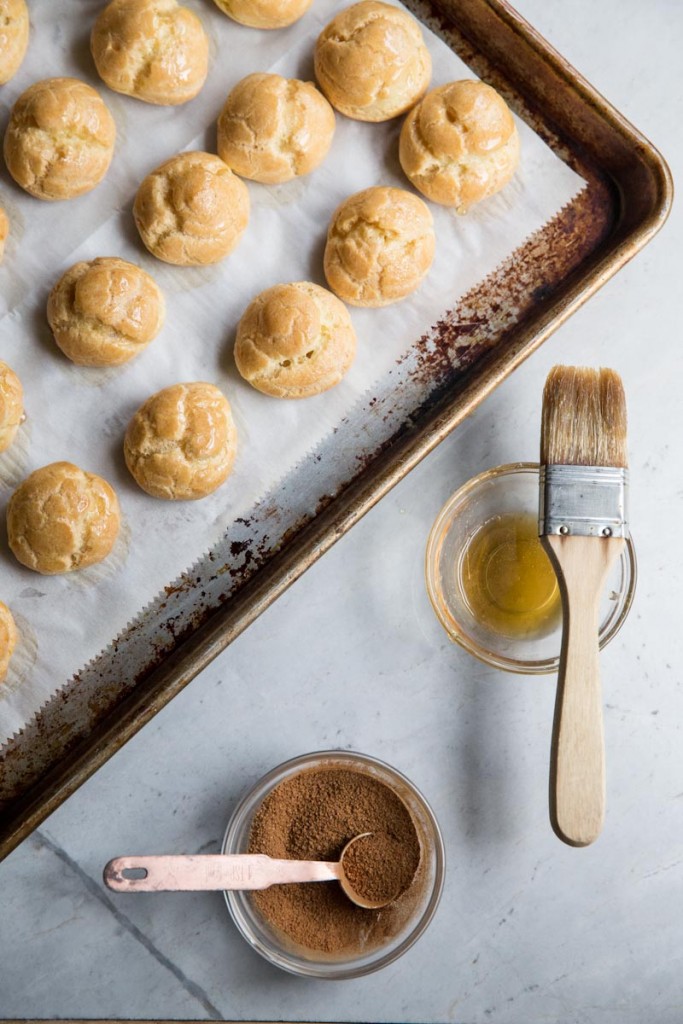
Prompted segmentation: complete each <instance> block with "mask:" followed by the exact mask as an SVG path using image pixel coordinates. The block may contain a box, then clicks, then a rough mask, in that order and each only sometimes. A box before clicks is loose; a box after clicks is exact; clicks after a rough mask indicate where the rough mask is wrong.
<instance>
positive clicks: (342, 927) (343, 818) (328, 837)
mask: <svg viewBox="0 0 683 1024" xmlns="http://www.w3.org/2000/svg"><path fill="white" fill-rule="evenodd" d="M366 832H372V833H373V834H375V835H377V836H380V837H381V836H385V837H386V839H387V844H388V845H387V849H389V848H390V849H391V859H389V858H387V862H386V872H387V877H390V876H391V875H392V874H396V875H397V876H401V877H402V878H404V879H406V882H405V884H404V887H403V891H401V892H400V893H399V894H398V895H397V896H396V898H394V899H393V900H392V901H391V902H390V903H389V904H388V905H387V906H386V907H383V908H382V909H380V910H365V909H363V908H361V907H359V906H356V905H355V904H353V903H351V901H350V900H349V899H348V898H347V897H346V896H345V895H344V893H343V892H342V890H341V887H340V886H339V884H338V883H337V882H334V881H333V882H307V883H300V884H290V885H276V886H271V888H270V889H263V890H260V891H257V892H243V891H235V892H226V893H225V899H226V901H227V904H228V909H229V911H230V914H231V916H232V918H233V921H234V922H235V924H236V926H237V928H238V930H239V931H240V932H241V933H242V935H243V937H244V938H245V939H246V941H247V942H248V943H249V944H250V945H251V946H252V947H253V948H254V949H255V950H256V951H257V952H258V953H260V954H261V956H263V957H265V959H266V960H269V961H270V962H271V963H272V964H275V965H276V966H277V967H280V968H282V969H283V970H285V971H289V972H290V973H292V974H297V975H300V976H302V977H309V978H327V979H330V980H339V979H343V978H358V977H361V976H362V975H364V974H370V973H371V972H372V971H376V970H379V968H381V967H385V966H386V965H387V964H390V963H392V962H393V961H394V960H396V959H397V958H398V957H399V956H401V955H402V954H403V953H405V952H406V950H408V949H409V948H410V947H411V946H412V945H413V943H414V942H416V941H417V939H418V938H419V937H420V935H422V933H423V932H424V930H425V928H426V927H427V925H428V924H429V922H430V921H431V919H432V917H433V916H434V913H435V911H436V908H437V906H438V903H439V899H440V897H441V890H442V888H443V881H444V869H445V854H444V845H443V839H442V837H441V832H440V830H439V826H438V824H437V821H436V819H435V817H434V814H433V812H432V810H431V808H430V807H429V804H428V803H427V801H426V800H425V799H424V797H423V796H422V794H421V793H420V792H419V791H418V790H417V789H416V788H415V786H414V785H413V784H412V783H411V782H410V781H409V780H408V779H407V778H405V776H403V775H401V774H400V772H397V771H396V769H394V768H391V767H390V766H389V765H387V764H384V763H383V762H382V761H378V760H377V759H376V758H373V757H369V756H368V755H366V754H358V753H354V752H350V751H344V750H327V751H318V752H315V753H312V754H304V755H303V756H301V757H297V758H294V759H293V760H291V761H286V762H285V763H284V764H282V765H279V766H278V767H277V768H274V769H273V770H272V771H271V772H269V773H268V774H267V775H265V776H264V777H263V778H262V779H260V780H259V781H258V782H257V783H256V785H255V786H254V787H253V788H252V789H251V790H250V791H249V792H248V793H247V794H246V796H245V797H244V798H243V800H242V801H241V803H240V804H239V805H238V807H237V808H236V809H235V811H234V813H233V816H232V818H231V819H230V822H229V824H228V828H227V831H226V833H225V838H224V840H223V848H222V850H223V853H266V854H268V855H269V856H271V857H276V858H284V859H301V860H326V861H334V860H338V859H339V856H340V854H341V851H342V849H343V848H344V846H345V845H346V843H347V842H348V841H349V840H350V839H352V838H353V837H354V836H356V835H360V834H361V833H366Z"/></svg>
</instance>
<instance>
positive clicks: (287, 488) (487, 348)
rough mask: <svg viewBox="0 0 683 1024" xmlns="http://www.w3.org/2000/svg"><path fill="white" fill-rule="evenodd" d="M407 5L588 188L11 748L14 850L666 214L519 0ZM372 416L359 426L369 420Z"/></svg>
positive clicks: (5, 790) (650, 169) (7, 812)
mask: <svg viewBox="0 0 683 1024" xmlns="http://www.w3.org/2000/svg"><path fill="white" fill-rule="evenodd" d="M406 6H407V7H408V8H409V9H410V10H411V11H413V13H415V14H416V15H417V16H418V17H419V18H421V19H422V20H423V21H425V22H426V23H427V24H428V25H429V26H430V27H431V28H432V29H433V30H435V31H437V33H438V34H439V35H441V36H442V38H444V39H445V41H446V42H447V43H448V44H449V45H450V46H451V47H452V48H453V49H454V50H455V51H456V52H457V53H458V55H459V56H460V57H461V58H462V59H463V60H464V61H465V62H466V63H467V64H468V65H469V66H470V67H471V68H472V69H473V71H474V72H475V73H476V74H477V75H479V76H480V77H481V78H483V79H484V80H486V81H488V82H490V83H491V84H492V85H494V86H495V87H496V88H497V89H498V90H499V91H500V92H501V93H502V94H503V95H504V96H505V98H506V99H507V101H508V102H509V103H510V104H511V106H512V107H513V108H514V109H515V110H516V112H517V113H518V114H519V115H520V116H521V117H523V118H524V119H525V120H526V121H527V122H528V123H530V124H531V125H532V127H533V128H534V129H535V130H536V131H537V132H538V133H539V134H540V135H541V136H543V138H544V139H545V140H546V141H547V142H548V143H549V144H550V145H551V146H552V147H553V148H554V149H555V151H556V152H558V153H559V154H560V155H561V156H562V157H563V159H565V160H566V161H567V162H568V163H570V164H571V165H572V166H573V167H574V168H575V169H576V170H577V171H578V172H579V173H580V174H581V175H582V176H583V177H584V178H585V179H586V181H587V183H588V184H587V187H586V188H585V189H584V190H583V191H582V192H581V193H580V194H579V195H578V196H577V197H576V198H575V199H574V200H573V201H572V202H571V203H569V204H568V205H567V206H566V207H565V208H564V209H563V210H562V211H561V212H560V214H559V215H558V216H556V217H555V218H554V220H552V221H551V222H550V223H549V224H548V225H546V226H545V228H544V229H543V230H541V231H540V232H538V233H537V234H536V235H534V236H533V237H532V238H531V239H529V240H528V241H527V243H526V244H525V245H524V246H523V247H522V249H521V250H519V251H518V252H517V253H515V255H514V257H513V258H511V259H509V260H508V261H507V262H506V263H505V264H503V266H501V267H500V268H498V270H497V271H496V272H495V273H494V274H492V275H491V276H490V277H489V278H488V279H487V280H486V281H485V282H484V284H483V285H481V286H479V287H477V289H476V290H475V291H473V292H472V293H470V294H469V295H467V296H465V297H464V298H463V299H462V301H460V302H459V303H458V304H457V305H456V306H455V307H454V308H453V309H452V310H449V311H448V312H447V313H446V315H445V316H444V317H443V318H442V319H441V320H440V321H439V322H438V323H437V324H435V325H433V326H428V325H425V326H426V329H425V333H424V334H423V336H422V337H421V338H419V339H417V341H416V343H415V345H414V347H413V350H412V351H411V354H410V356H409V357H408V358H407V359H405V360H403V361H401V362H399V363H397V365H396V367H395V369H394V370H393V371H392V374H393V386H392V388H391V390H390V391H389V392H385V393H383V394H382V395H377V396H374V397H371V398H369V399H368V400H367V407H366V408H365V409H364V410H363V416H362V417H359V418H358V420H356V418H355V417H354V418H348V419H347V420H344V421H343V422H342V423H341V424H340V425H339V426H338V428H337V430H336V431H335V433H334V435H333V436H332V437H331V438H329V439H328V441H327V442H326V443H325V446H323V448H322V449H320V450H318V451H316V452H314V453H312V454H311V455H310V457H309V459H308V460H306V464H302V465H300V466H299V467H297V469H296V470H294V471H293V472H292V473H291V474H290V475H289V476H288V477H287V478H286V479H285V480H284V481H283V483H282V484H281V485H280V486H278V487H277V488H276V489H275V490H274V491H272V492H271V493H270V494H268V495H266V497H265V498H263V499H262V500H261V502H260V503H259V504H258V505H257V506H256V507H255V508H254V509H253V510H252V512H251V514H250V515H249V517H248V518H245V519H241V520H238V521H236V523H235V524H233V526H232V527H231V528H230V530H229V531H228V533H227V535H226V538H225V540H224V541H223V542H222V543H221V544H219V545H217V546H216V547H215V548H214V549H213V550H212V551H211V552H209V553H208V554H206V555H204V556H203V557H202V558H200V560H199V561H198V562H197V563H196V565H195V566H194V567H193V569H192V571H191V572H188V573H187V574H185V575H184V576H183V577H182V578H180V579H178V580H177V581H175V582H174V583H173V584H172V585H169V586H168V587H167V588H166V592H165V594H163V595H161V596H160V597H159V598H158V599H157V600H156V601H154V602H153V603H152V604H151V605H150V606H148V607H147V609H145V611H144V612H143V613H142V614H141V615H140V616H138V617H137V618H136V619H135V621H134V622H132V623H131V625H130V626H129V628H128V629H127V630H126V632H125V633H124V634H123V635H122V636H121V637H119V638H118V639H117V641H116V643H115V645H114V647H113V648H112V649H111V650H109V651H108V652H107V653H106V654H105V655H102V656H100V657H99V658H97V659H95V660H94V661H93V662H91V663H90V664H89V665H88V666H87V667H86V668H85V669H84V670H83V671H82V672H81V673H79V675H78V677H75V678H74V679H73V680H72V681H71V683H70V684H69V685H68V686H67V687H65V688H63V689H62V690H60V691H59V693H58V694H57V695H56V696H55V697H53V698H52V699H51V700H50V701H49V702H48V703H47V704H46V705H44V707H43V708H42V709H41V711H40V713H39V714H38V715H37V716H36V718H35V719H34V721H33V722H32V723H30V725H29V726H27V728H26V729H25V730H24V731H23V732H22V733H21V734H20V735H19V736H18V737H16V738H15V739H14V740H13V741H12V742H11V743H9V744H8V745H7V746H6V748H5V749H4V750H3V752H2V755H1V756H0V856H4V855H5V854H6V853H8V852H9V851H10V850H11V849H12V848H13V847H14V846H15V845H16V844H17V843H18V842H19V841H20V840H21V839H22V838H23V837H24V836H25V835H27V834H28V833H29V832H30V831H31V830H32V829H33V828H35V827H36V826H37V825H38V824H39V822H40V821H41V820H42V819H43V818H44V817H45V816H46V815H47V814H48V813H50V812H51V811H52V810H54V808H55V807H56V806H58V804H59V803H60V802H61V801H62V800H63V799H65V798H66V797H67V796H68V795H69V794H70V793H71V792H73V791H74V789H76V788H77V787H78V786H79V785H80V784H81V783H82V782H83V781H85V779H86V778H87V777H88V776H89V775H90V774H91V773H92V772H93V771H95V769H96V768H97V767H99V766H100V765H101V764H102V763H103V762H104V761H105V760H106V759H107V758H108V757H110V756H111V755H112V754H113V753H114V752H115V751H116V750H117V749H118V748H119V747H120V746H121V745H122V744H123V743H125V742H126V740H127V739H129V738H130V737H131V736H132V735H133V734H134V733H135V732H136V731H137V730H138V729H139V728H141V726H142V725H143V724H144V723H145V722H147V721H148V720H149V719H150V718H151V717H152V716H153V715H154V714H155V713H156V712H157V711H158V710H159V709H160V708H161V707H162V706H163V705H164V704H165V703H166V702H167V701H168V700H170V699H171V698H172V697H173V696H174V694H176V693H177V692H178V691H179V690H180V689H181V688H182V687H183V686H184V685H185V684H186V683H187V682H189V680H190V679H192V678H193V676H194V675H196V674H197V672H199V671H200V670H201V669H202V668H203V667H204V666H205V665H206V664H207V663H208V662H209V661H210V660H211V659H212V658H213V657H215V656H216V655H217V654H218V653H219V652H220V651H221V650H223V649H224V648H225V647H226V646H227V645H228V644H229V643H230V642H231V640H232V639H234V637H235V636H237V635H238V634H239V633H240V632H241V631H242V630H243V629H244V628H245V627H246V626H247V625H248V624H249V623H250V622H252V621H253V619H254V618H256V616H257V615H258V614H260V612H261V611H263V609H264V608H266V607H267V606H268V604H270V603H271V602H272V601H273V600H274V599H275V598H276V597H277V596H278V595H279V594H280V593H282V591H283V590H284V589H285V588H286V587H287V586H289V584H290V583H291V582H293V580H294V579H296V578H297V576H299V575H300V574H301V573H302V572H303V571H304V570H305V569H306V568H307V567H308V566H309V565H311V564H312V562H314V561H315V560H316V559H317V558H318V557H319V556H320V555H321V554H322V553H323V552H324V551H325V550H326V549H327V548H328V547H330V546H331V544H333V543H334V541H335V540H337V539H338V538H339V537H340V536H341V535H342V534H343V533H344V532H345V531H346V530H347V529H349V528H350V527H351V526H352V525H353V524H354V523H355V522H357V521H358V519H359V518H360V517H361V516H362V515H363V514H364V513H365V512H366V511H367V510H368V509H369V508H370V507H371V506H372V505H373V504H374V503H375V502H376V501H378V500H379V498H380V497H381V496H382V495H383V494H385V493H386V491H387V490H389V489H390V488H391V487H392V486H393V485H394V484H395V483H397V482H398V481H399V480H400V479H401V478H402V477H403V476H404V475H405V474H406V473H407V472H408V471H409V470H410V469H411V468H412V467H413V466H414V465H415V464H416V463H417V462H418V461H419V460H420V459H421V458H423V457H424V456H425V455H426V454H427V453H428V452H429V451H431V450H432V448H434V447H435V445H437V444H438V443H439V441H441V440H442V439H443V438H444V437H445V436H446V435H447V434H448V433H449V432H450V431H451V430H452V429H454V427H456V426H457V424H458V423H459V422H460V421H461V420H462V419H463V418H464V417H465V416H466V415H468V413H470V412H471V411H472V410H473V409H474V408H475V406H476V405H477V404H479V402H481V401H482V400H483V399H484V398H485V397H486V395H487V394H489V392H490V391H491V390H492V389H493V388H495V387H496V385H497V384H498V383H500V382H501V381H502V380H503V379H504V378H505V377H506V376H507V375H508V374H509V373H512V372H513V371H514V369H515V368H516V367H517V366H518V365H519V364H520V363H521V362H522V361H523V360H524V359H525V358H526V357H527V356H528V355H529V354H530V353H531V352H532V351H534V349H535V348H537V347H538V346H539V345H540V344H541V343H542V342H543V340H544V339H545V338H546V337H548V335H549V334H550V333H551V332H552V331H553V330H554V329H555V328H556V327H557V326H559V324H560V323H562V321H563V320H565V319H566V318H567V317H568V316H570V315H571V314H572V313H573V312H574V311H575V310H576V309H577V308H578V306H579V305H580V304H581V303H583V302H584V301H585V300H586V299H587V298H589V296H590V295H592V294H593V293H594V292H595V291H596V290H597V289H598V288H599V287H600V286H601V285H602V284H603V283H604V282H605V281H606V280H607V279H608V278H609V277H610V276H612V274H614V273H615V272H616V271H617V270H618V269H619V267H621V266H622V265H623V264H624V263H625V262H626V261H627V260H629V259H630V258H631V257H632V256H633V255H635V253H636V252H637V251H638V250H639V249H640V248H641V247H642V246H643V245H644V244H645V243H646V242H647V241H648V239H649V238H650V237H652V235H653V234H654V233H655V232H656V231H657V230H658V228H659V227H660V226H661V224H662V223H663V222H664V220H665V218H666V215H667V213H668V210H669V207H670V204H671V198H672V186H671V180H670V176H669V173H668V170H667V168H666V165H665V163H664V162H663V160H662V159H661V157H660V156H659V154H658V153H657V152H656V150H655V149H654V148H653V147H652V146H651V145H650V144H649V143H648V142H647V140H645V139H644V138H643V137H642V136H641V135H640V134H639V133H638V132H637V131H636V130H635V129H634V128H633V127H632V126H631V125H629V124H628V123H627V122H626V121H625V120H624V119H623V118H622V117H621V115H620V114H619V113H618V112H617V111H615V110H614V109H613V108H612V107H611V106H610V105H609V104H608V103H607V102H606V101H605V100H604V99H603V98H602V97H601V96H599V94H597V93H596V92H595V91H594V90H593V89H592V87H591V86H590V85H588V83H586V82H585V80H584V79H582V78H581V76H579V75H578V74H577V72H576V71H575V70H574V69H573V68H571V66H570V65H569V64H567V62H566V61H564V60H563V58H562V57H560V56H559V55H558V54H557V53H556V52H555V51H553V50H552V48H551V47H550V46H549V45H548V44H547V43H546V42H545V41H544V40H543V39H542V38H541V37H540V36H538V34H537V33H536V32H535V31H534V30H533V29H532V28H531V27H530V26H529V25H528V24H527V23H526V22H524V20H523V19H522V18H521V17H520V16H519V15H518V14H517V13H516V12H515V11H514V9H513V8H512V7H510V6H509V5H508V4H507V3H505V2H504V0H439V2H437V0H433V2H432V0H407V2H406ZM359 424H361V425H360V426H359Z"/></svg>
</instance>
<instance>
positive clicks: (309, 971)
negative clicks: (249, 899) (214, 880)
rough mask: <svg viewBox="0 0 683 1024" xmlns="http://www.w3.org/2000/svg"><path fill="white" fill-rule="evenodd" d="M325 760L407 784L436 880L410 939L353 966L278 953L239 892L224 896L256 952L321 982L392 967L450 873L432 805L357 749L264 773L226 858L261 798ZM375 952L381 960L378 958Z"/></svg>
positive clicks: (225, 846)
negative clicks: (430, 848)
mask: <svg viewBox="0 0 683 1024" xmlns="http://www.w3.org/2000/svg"><path fill="white" fill-rule="evenodd" d="M321 760H328V761H329V760H333V761H341V762H348V763H350V762H355V763H358V762H360V763H362V764H366V765H367V766H368V767H370V768H374V769H377V770H378V771H379V772H380V773H385V774H388V775H389V776H390V777H393V778H394V779H395V780H397V781H398V782H399V783H400V784H402V785H404V786H405V787H406V789H407V790H408V791H409V792H410V794H411V796H412V797H413V798H414V799H415V800H416V802H417V804H418V805H419V806H420V810H421V812H422V813H423V815H424V817H425V820H426V824H427V827H428V828H429V829H430V830H431V833H432V835H431V838H432V840H433V845H434V879H433V883H432V886H431V891H430V893H429V898H428V900H427V903H426V906H425V908H424V910H423V911H422V913H421V914H420V916H419V918H418V920H417V921H416V922H415V924H414V925H413V926H412V927H411V928H410V930H409V931H408V933H407V934H406V936H405V938H403V939H402V940H401V941H400V942H399V943H398V944H397V945H396V946H395V947H394V948H393V949H391V950H389V951H388V952H387V953H384V954H382V953H381V947H380V948H379V949H377V950H376V951H374V952H370V953H367V954H365V955H364V957H363V958H359V960H360V961H361V962H358V961H357V962H356V963H355V964H354V961H353V960H346V961H339V962H335V961H333V960H329V961H327V960H320V961H318V962H316V961H315V960H306V959H304V958H303V957H299V956H297V954H295V953H290V952H288V951H286V950H284V949H277V950H276V949H274V948H273V944H272V942H271V940H268V939H265V938H263V937H261V936H259V935H258V934H257V933H256V930H255V928H254V927H253V925H252V922H251V921H250V920H249V919H248V918H246V916H245V915H244V912H243V910H242V907H241V905H240V901H239V897H240V895H241V894H240V893H233V892H228V891H225V892H224V893H223V895H224V897H225V901H226V903H227V906H228V910H229V912H230V916H231V917H232V920H233V923H234V924H235V927H236V928H237V930H238V932H239V933H240V935H241V936H242V937H243V938H244V939H245V940H246V942H247V943H248V944H249V945H250V946H251V948H252V949H254V950H255V951H256V952H257V953H259V954H260V955H261V956H262V957H263V958H264V959H265V960H267V961H268V962H269V963H271V964H274V965H275V966H276V967H279V968H281V969H282V970H284V971H287V972H289V973H290V974H295V975H297V976H299V977H308V978H317V979H320V980H329V981H337V980H344V979H350V978H361V977H363V976H364V975H366V974H371V973H374V972H375V971H377V970H379V969H380V968H382V967H386V966H387V965H388V964H390V963H393V962H394V961H395V960H397V959H398V958H399V957H400V956H402V955H403V954H404V953H405V952H407V950H408V949H410V947H411V946H412V945H414V943H415V942H417V940H418V939H419V938H420V936H421V935H422V934H423V932H424V931H425V930H426V928H427V927H428V925H429V924H430V922H431V920H432V918H433V917H434V914H435V913H436V910H437V907H438V905H439V902H440V899H441V894H442V892H443V886H444V880H445V869H446V850H445V845H444V840H443V836H442V833H441V829H440V827H439V823H438V821H437V819H436V816H435V814H434V812H433V810H432V808H431V806H430V804H429V803H428V801H427V800H426V799H425V797H424V796H423V795H422V793H421V792H420V790H419V789H418V788H417V786H416V785H415V784H414V783H413V782H411V781H410V779H408V778H407V777H406V776H405V775H403V774H402V773H401V772H400V771H398V769H396V768H394V767H393V766H392V765H390V764H387V763H386V762H385V761H381V760H380V759H379V758H377V757H373V756H372V755H370V754H361V753H359V752H358V751H355V750H347V749H344V750H315V751H311V752H310V753H308V754H300V755H298V756H297V757H292V758H289V759H288V760H286V761H283V762H282V763H281V764H278V765H276V766H275V767H274V768H272V769H271V770H270V771H268V772H266V774H265V775H262V776H261V777H260V778H259V779H258V780H257V781H256V782H255V783H254V784H253V785H252V786H251V787H250V788H249V789H248V790H247V792H246V793H245V794H244V795H243V797H242V798H241V799H240V801H239V802H238V804H237V806H236V807H235V809H234V810H233V812H232V814H231V816H230V819H229V821H228V824H227V827H226V830H225V834H224V836H223V842H222V844H221V852H222V853H226V852H228V851H230V848H231V846H232V843H233V842H234V839H235V836H236V834H237V832H238V831H239V830H240V829H241V828H242V826H243V824H244V818H245V816H246V815H248V814H249V813H251V812H252V811H253V810H254V809H255V807H256V806H257V801H260V800H261V799H263V797H265V795H266V794H267V793H268V792H270V791H271V790H272V789H273V788H274V786H275V785H277V783H278V782H281V781H283V779H285V778H288V777H290V776H291V774H292V773H293V772H295V771H296V770H297V769H299V768H300V769H304V768H308V767H311V766H312V765H313V764H315V763H318V762H320V761H321ZM399 796H400V793H399ZM375 953H376V954H377V955H375ZM368 958H369V959H368Z"/></svg>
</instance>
